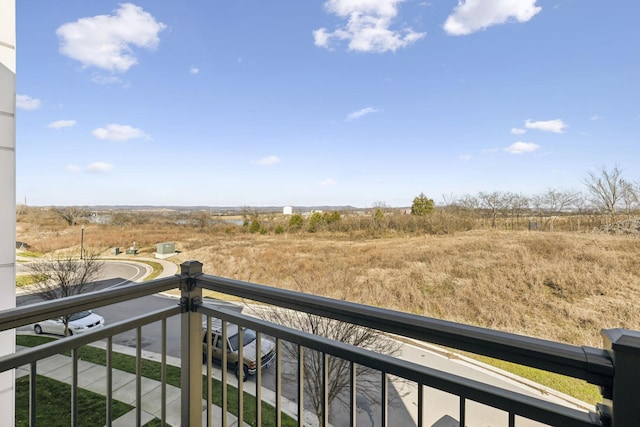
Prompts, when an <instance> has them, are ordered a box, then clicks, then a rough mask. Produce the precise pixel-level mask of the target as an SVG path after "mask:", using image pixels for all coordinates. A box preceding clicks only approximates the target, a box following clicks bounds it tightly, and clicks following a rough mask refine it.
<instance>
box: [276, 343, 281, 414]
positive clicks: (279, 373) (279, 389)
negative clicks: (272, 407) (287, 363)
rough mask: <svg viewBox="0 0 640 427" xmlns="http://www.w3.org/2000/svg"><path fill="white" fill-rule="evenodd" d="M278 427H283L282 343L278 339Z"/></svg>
mask: <svg viewBox="0 0 640 427" xmlns="http://www.w3.org/2000/svg"><path fill="white" fill-rule="evenodd" d="M276 353H277V354H276V390H275V391H276V427H282V357H281V353H282V341H281V340H280V338H276Z"/></svg>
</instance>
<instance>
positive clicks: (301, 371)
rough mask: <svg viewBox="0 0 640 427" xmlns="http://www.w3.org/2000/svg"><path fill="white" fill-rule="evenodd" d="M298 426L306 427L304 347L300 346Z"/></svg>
mask: <svg viewBox="0 0 640 427" xmlns="http://www.w3.org/2000/svg"><path fill="white" fill-rule="evenodd" d="M298 426H299V427H302V426H304V347H302V346H301V345H300V344H298Z"/></svg>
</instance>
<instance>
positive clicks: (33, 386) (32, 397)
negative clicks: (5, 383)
mask: <svg viewBox="0 0 640 427" xmlns="http://www.w3.org/2000/svg"><path fill="white" fill-rule="evenodd" d="M36 363H37V362H31V370H30V371H29V427H35V425H36V400H37V399H36V396H37V387H38V384H37V381H36V379H37V375H38V373H37V369H36Z"/></svg>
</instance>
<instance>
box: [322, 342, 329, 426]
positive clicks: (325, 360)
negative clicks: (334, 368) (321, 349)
mask: <svg viewBox="0 0 640 427" xmlns="http://www.w3.org/2000/svg"><path fill="white" fill-rule="evenodd" d="M320 424H321V425H322V427H327V426H328V425H329V356H328V355H327V354H326V353H322V422H321V423H320Z"/></svg>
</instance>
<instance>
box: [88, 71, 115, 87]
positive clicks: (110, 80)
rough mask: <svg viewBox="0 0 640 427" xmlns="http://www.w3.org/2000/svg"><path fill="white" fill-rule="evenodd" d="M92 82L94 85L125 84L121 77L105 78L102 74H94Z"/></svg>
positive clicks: (111, 76)
mask: <svg viewBox="0 0 640 427" xmlns="http://www.w3.org/2000/svg"><path fill="white" fill-rule="evenodd" d="M91 81H92V82H94V83H97V84H99V85H113V84H120V83H123V81H122V79H120V77H117V76H113V75H110V76H105V75H103V74H100V73H94V74H93V75H92V76H91Z"/></svg>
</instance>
